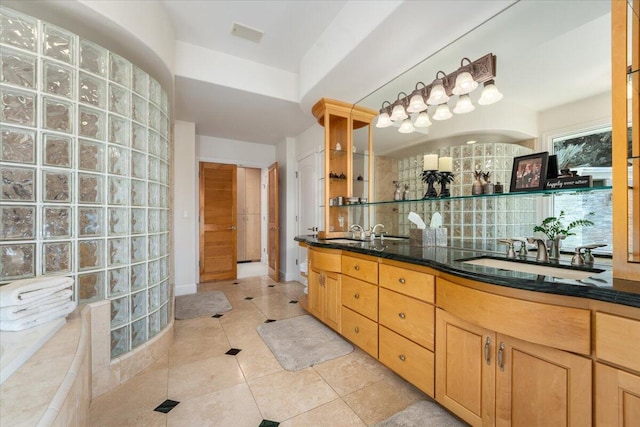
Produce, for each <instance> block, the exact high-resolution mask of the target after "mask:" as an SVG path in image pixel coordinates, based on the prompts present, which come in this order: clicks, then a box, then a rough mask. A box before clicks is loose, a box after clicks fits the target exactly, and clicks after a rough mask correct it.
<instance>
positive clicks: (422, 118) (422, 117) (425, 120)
mask: <svg viewBox="0 0 640 427" xmlns="http://www.w3.org/2000/svg"><path fill="white" fill-rule="evenodd" d="M413 125H414V126H415V127H417V128H426V127H429V126H431V120H429V115H428V114H427V112H426V111H423V112H422V113H420V114H418V117H417V118H416V120H415V122H413Z"/></svg>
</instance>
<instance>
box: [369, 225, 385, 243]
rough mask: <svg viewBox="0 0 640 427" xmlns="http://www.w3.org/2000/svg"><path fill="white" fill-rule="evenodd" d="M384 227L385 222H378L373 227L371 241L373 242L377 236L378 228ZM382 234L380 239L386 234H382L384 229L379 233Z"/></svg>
mask: <svg viewBox="0 0 640 427" xmlns="http://www.w3.org/2000/svg"><path fill="white" fill-rule="evenodd" d="M378 227H380V228H384V224H376V225H374V226H373V227H371V241H372V242H373V241H374V240H375V238H376V228H378ZM379 236H380V241H382V240H384V234H382V231H381V232H380V234H379Z"/></svg>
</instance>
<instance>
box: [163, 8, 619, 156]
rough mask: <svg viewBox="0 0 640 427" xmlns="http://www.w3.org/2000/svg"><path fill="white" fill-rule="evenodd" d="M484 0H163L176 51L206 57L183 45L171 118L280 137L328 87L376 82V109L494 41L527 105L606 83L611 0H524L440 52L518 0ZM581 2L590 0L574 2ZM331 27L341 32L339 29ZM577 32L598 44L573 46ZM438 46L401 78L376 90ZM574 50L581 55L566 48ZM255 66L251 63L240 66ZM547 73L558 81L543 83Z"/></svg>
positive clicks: (508, 86) (291, 131)
mask: <svg viewBox="0 0 640 427" xmlns="http://www.w3.org/2000/svg"><path fill="white" fill-rule="evenodd" d="M482 3H483V5H482V6H483V7H482V8H480V7H478V2H477V1H456V2H450V1H436V0H432V1H345V0H331V1H328V0H327V1H318V0H305V1H263V0H258V1H222V0H216V1H188V0H161V4H162V5H163V6H164V8H165V9H166V11H167V13H168V15H169V18H170V21H171V23H172V24H173V27H174V31H175V34H176V39H177V41H178V43H177V45H178V51H179V50H180V49H179V47H180V46H196V47H199V48H201V49H202V50H201V51H200V52H202V53H203V55H202V56H203V59H202V62H201V64H202V65H199V63H198V62H195V63H190V65H191V67H190V68H188V69H184V67H183V68H182V69H181V65H180V59H181V55H180V52H178V55H177V59H176V78H175V118H176V119H177V120H185V121H190V122H195V123H196V133H197V134H199V135H207V136H212V137H218V138H224V139H232V140H240V141H250V142H256V143H264V144H272V145H275V144H277V143H279V142H281V141H282V140H284V139H285V138H286V137H295V136H297V135H298V134H300V133H301V132H303V131H304V130H305V129H307V128H309V127H310V126H311V125H312V124H313V123H314V122H315V120H314V118H313V117H312V116H311V114H310V106H311V105H312V103H313V102H315V100H317V99H319V98H320V97H323V96H324V97H332V98H337V99H341V100H344V101H348V102H356V101H358V100H360V99H362V98H365V97H366V96H367V94H370V93H372V92H374V93H373V94H371V95H370V96H369V97H367V98H366V99H364V100H362V104H363V105H366V106H368V107H370V108H374V109H378V108H379V107H380V105H381V102H382V100H385V99H386V100H391V101H393V100H394V99H395V95H396V94H397V93H398V92H399V91H405V92H409V91H411V90H412V89H413V86H414V85H415V83H416V82H417V81H419V80H425V82H426V83H428V81H427V80H426V79H431V78H432V77H431V76H434V75H435V72H436V71H437V70H438V69H444V70H447V72H450V71H453V70H454V69H455V67H457V65H458V63H457V61H459V60H460V58H462V57H464V56H470V57H471V56H473V58H472V59H476V58H478V57H480V56H482V55H484V54H485V53H488V52H493V53H495V54H496V55H498V73H499V75H498V76H499V79H498V80H497V83H499V87H500V88H501V90H502V91H503V92H504V93H505V95H506V96H505V99H506V98H507V96H510V97H511V101H513V100H514V99H516V98H518V99H519V100H521V101H522V102H521V104H522V105H521V107H522V108H526V109H528V110H532V111H539V110H543V109H547V108H551V107H553V106H556V105H559V104H561V103H563V102H569V101H572V100H575V99H578V98H580V97H586V96H589V95H592V94H596V93H601V92H602V91H605V90H607V88H608V86H607V85H608V80H609V79H608V74H607V73H610V70H609V61H606V60H603V59H602V58H603V56H602V55H607V54H608V49H609V39H608V37H600V32H601V30H602V29H603V26H606V25H608V16H607V12H608V10H609V2H608V1H600V0H598V1H591V2H575V1H556V2H547V1H543V0H524V1H522V2H520V3H519V4H516V5H515V6H513V7H512V8H511V10H507V12H505V13H504V14H503V16H502V19H500V18H501V17H500V16H499V17H498V18H497V19H495V20H494V21H499V22H500V23H501V25H502V26H503V27H504V28H502V27H501V28H500V29H499V30H497V29H491V26H489V25H485V26H482V27H480V28H479V29H476V30H475V31H474V32H472V33H471V34H470V35H468V36H466V37H462V38H461V39H460V40H458V41H457V42H456V43H454V44H453V45H452V46H451V47H450V48H448V51H451V50H453V51H455V52H458V51H459V54H458V53H455V54H454V55H453V56H455V57H456V59H455V61H453V62H452V59H451V58H452V56H451V54H449V55H446V56H445V55H444V54H443V53H442V52H441V53H439V54H438V50H439V49H441V48H442V47H444V46H445V45H448V44H450V43H452V42H454V41H455V40H457V39H458V38H460V37H461V36H463V35H464V34H465V33H467V32H469V31H470V30H471V29H473V28H474V27H476V26H478V25H480V24H482V23H483V22H484V21H485V20H487V19H489V18H490V17H492V16H493V15H495V14H496V13H498V12H499V11H502V10H504V9H506V8H509V6H511V5H512V4H513V1H483V2H482ZM579 4H582V5H583V7H576V5H578V6H579ZM552 5H556V6H557V7H556V8H555V9H554V8H553V7H552ZM518 9H520V10H522V12H518ZM367 13H370V14H371V15H370V17H369V15H367ZM376 13H377V14H376ZM507 14H510V15H507ZM354 16H355V17H356V18H354ZM358 16H359V17H360V18H361V19H357V17H358ZM507 16H508V19H506V18H505V17H507ZM350 18H351V19H350ZM234 23H240V24H243V25H246V26H248V27H251V28H254V29H258V30H261V31H264V35H263V37H262V40H261V41H260V42H259V43H254V42H252V41H248V40H245V39H242V38H239V37H237V36H235V35H232V32H231V29H232V26H233V24H234ZM596 30H597V31H596ZM607 31H608V30H607ZM332 35H334V36H336V37H337V35H340V37H341V38H340V39H338V40H337V41H336V40H335V37H334V39H332ZM607 36H608V33H607ZM331 42H333V44H332V43H331ZM581 44H589V46H590V49H588V50H581V49H576V46H578V45H581ZM382 52H383V53H382ZM210 53H211V54H213V53H215V54H216V55H217V56H216V58H217V59H216V61H218V62H215V64H218V65H219V66H210V65H209V63H208V62H206V60H205V59H204V57H205V56H207V55H208V54H210ZM431 55H434V57H433V58H430V59H429V60H428V61H425V62H424V64H422V65H419V66H418V67H416V68H415V69H414V70H412V72H410V73H407V74H405V75H404V80H403V79H397V80H395V81H393V82H391V83H390V84H389V85H386V90H385V88H383V89H380V90H379V91H375V89H376V88H378V87H380V86H383V85H384V84H385V83H386V82H388V81H389V80H391V78H393V77H394V76H397V75H399V74H401V73H402V72H403V71H405V70H407V69H408V68H410V67H411V66H412V65H414V64H416V63H418V62H420V61H421V60H422V59H424V58H425V57H429V56H431ZM458 55H459V56H458ZM315 56H317V58H318V61H317V62H315V64H314V60H315V59H316V58H315ZM569 57H570V58H575V61H574V59H572V60H566V58H569ZM220 58H222V59H220ZM325 58H326V60H325ZM319 60H322V61H323V62H319ZM225 61H226V63H225ZM234 61H235V65H234V64H233V63H234ZM227 63H228V64H229V66H228V68H225V67H226V65H227ZM238 64H241V68H242V69H241V70H240V68H238V73H240V74H241V75H242V76H249V77H244V80H243V81H244V83H241V84H233V83H228V81H230V77H229V76H227V77H224V76H222V74H223V73H222V71H220V70H222V69H224V71H225V72H226V73H227V74H234V71H233V70H234V68H233V67H234V66H237V65H238ZM309 64H312V65H311V66H309ZM198 66H201V67H205V68H207V70H206V73H207V75H206V76H201V75H195V73H194V74H191V71H192V69H193V68H195V67H198ZM438 67H441V68H438ZM252 69H253V71H254V72H255V74H254V75H251V74H242V73H251V71H252ZM272 72H273V73H274V74H273V75H274V76H275V77H274V78H273V79H272V81H271V83H272V84H270V83H269V82H268V83H267V85H266V86H267V87H262V88H259V89H254V86H256V82H257V81H258V80H260V79H261V78H263V76H264V75H265V73H267V74H269V73H272ZM278 73H280V74H278ZM240 74H239V75H240ZM278 76H282V78H280V77H278ZM310 76H311V77H310ZM516 77H517V78H516ZM603 77H604V80H605V81H604V82H603V81H602V80H603ZM225 78H226V79H227V80H226V81H225ZM288 79H291V81H292V82H294V84H293V85H294V86H296V90H295V91H294V92H295V93H292V94H290V95H287V96H280V95H279V94H278V93H277V91H276V90H275V89H274V87H275V86H276V85H277V84H282V82H283V81H285V80H287V81H288ZM310 82H311V83H310ZM522 82H526V83H525V84H524V85H523V83H522ZM548 85H550V86H549V88H550V89H552V90H543V89H544V88H545V87H547V86H548ZM554 92H555V95H554ZM507 94H508V95H507ZM513 108H514V106H513V105H510V106H509V108H505V110H507V111H511V112H513V111H514V110H513ZM476 111H477V110H476ZM467 133H468V132H467ZM435 134H436V135H437V134H438V132H435ZM505 134H507V132H505ZM419 137H420V136H419V135H418V134H412V135H410V136H406V135H405V136H402V135H399V134H398V133H397V132H393V134H391V133H388V135H387V136H386V137H385V140H386V141H387V143H388V144H398V143H400V144H405V145H410V144H412V143H415V141H416V140H417V139H418V138H419ZM509 138H511V139H513V138H516V136H513V135H512V136H510V137H509ZM509 138H507V139H509Z"/></svg>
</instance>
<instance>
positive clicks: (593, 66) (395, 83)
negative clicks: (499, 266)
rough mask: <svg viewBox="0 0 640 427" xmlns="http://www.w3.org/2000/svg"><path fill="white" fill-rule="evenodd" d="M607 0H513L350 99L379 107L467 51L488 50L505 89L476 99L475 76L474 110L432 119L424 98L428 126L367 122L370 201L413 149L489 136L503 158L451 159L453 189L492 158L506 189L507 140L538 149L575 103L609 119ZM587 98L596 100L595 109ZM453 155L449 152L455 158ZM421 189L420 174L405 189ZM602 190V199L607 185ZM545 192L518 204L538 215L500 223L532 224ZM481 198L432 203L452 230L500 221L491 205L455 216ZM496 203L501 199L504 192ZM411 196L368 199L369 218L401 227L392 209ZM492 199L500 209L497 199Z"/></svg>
mask: <svg viewBox="0 0 640 427" xmlns="http://www.w3.org/2000/svg"><path fill="white" fill-rule="evenodd" d="M610 7H611V5H610V2H608V1H590V2H574V1H556V2H541V1H520V2H517V3H514V4H513V5H511V6H510V7H508V8H507V9H505V10H503V11H502V12H501V13H499V14H497V15H496V16H494V17H493V18H492V19H490V20H488V21H486V22H485V23H483V24H482V25H480V26H478V27H476V28H475V29H473V30H472V31H470V32H468V33H467V34H465V35H464V36H462V37H460V38H458V39H457V40H456V41H454V42H452V43H451V44H449V45H448V46H446V47H444V48H442V49H440V50H439V51H437V52H435V53H433V54H432V55H430V56H428V57H427V58H426V59H424V60H423V61H422V62H421V63H419V64H417V65H416V66H414V67H412V68H411V69H409V70H408V71H406V72H405V73H403V74H401V75H400V76H398V77H396V78H394V79H393V80H391V81H390V82H388V83H387V84H385V85H384V86H383V87H381V88H379V89H378V90H376V91H375V92H373V93H371V94H369V95H368V96H367V97H365V98H363V99H362V100H360V101H359V102H358V103H357V105H359V106H363V107H366V108H370V109H374V110H380V109H381V107H383V103H384V102H385V101H388V102H389V103H393V102H395V101H396V99H397V98H398V95H399V94H400V93H401V92H404V93H405V94H408V95H410V94H411V92H412V91H413V90H414V89H415V88H416V85H417V84H418V85H419V83H418V82H422V83H424V84H425V85H430V84H431V83H432V82H433V80H434V79H435V78H436V74H437V73H438V72H439V71H443V72H444V73H445V74H449V73H452V72H454V71H456V70H457V69H458V67H460V65H461V61H462V60H463V58H468V59H469V60H470V61H475V60H476V59H479V58H481V57H483V56H484V55H486V54H489V53H492V54H493V55H495V56H496V77H495V79H494V80H495V84H496V86H497V87H498V88H499V90H500V92H501V93H502V94H503V95H504V97H503V99H502V100H501V101H499V102H497V103H495V104H492V105H478V103H477V101H478V99H479V97H480V94H481V92H482V86H483V85H482V84H480V85H479V87H478V88H477V89H476V90H474V91H473V92H472V93H471V94H470V98H471V101H472V103H473V104H474V105H475V110H474V111H472V112H469V113H466V114H453V117H452V118H451V119H448V120H444V121H437V120H434V119H433V114H434V112H435V107H434V106H429V109H428V114H429V117H430V119H431V123H432V125H431V126H429V127H427V128H416V131H414V132H412V133H406V134H404V133H400V132H399V126H398V125H394V126H390V127H387V128H376V127H374V128H373V152H374V155H375V158H376V162H375V166H374V174H375V175H376V177H375V180H374V182H375V185H374V196H373V199H374V201H376V202H382V201H384V200H390V199H392V197H393V191H394V188H395V187H394V184H393V183H392V181H393V180H398V179H399V180H400V181H402V180H403V179H405V178H406V176H402V173H403V171H398V170H397V167H398V166H397V164H400V168H402V164H403V162H404V163H405V166H406V163H407V162H408V163H409V164H408V167H409V169H411V168H413V169H414V172H411V173H415V174H417V173H420V172H421V170H422V165H421V164H420V159H421V158H422V155H423V154H425V153H437V152H438V150H440V149H442V148H446V147H460V150H461V152H462V150H463V149H464V150H471V147H477V146H482V145H483V144H485V143H491V144H494V149H496V150H503V147H506V148H504V150H505V152H504V153H503V154H504V159H503V160H504V163H503V164H502V165H500V166H499V167H498V165H495V164H474V162H475V161H474V160H470V161H469V162H466V163H463V162H459V163H458V164H457V165H454V172H456V171H457V173H456V178H455V180H456V181H455V184H457V185H460V186H461V187H459V188H458V190H460V189H461V188H463V187H464V191H470V190H469V189H470V187H471V184H472V182H473V179H474V178H473V169H475V168H476V167H478V166H479V167H481V168H485V167H487V168H488V169H492V168H496V172H495V173H496V176H497V177H498V178H499V179H498V180H499V181H502V184H503V185H505V187H506V190H505V191H508V182H509V177H510V173H511V166H512V158H513V157H514V156H516V155H518V154H519V152H518V151H517V150H516V148H513V149H511V148H510V147H511V146H513V147H529V152H530V151H531V148H533V147H534V146H535V148H536V150H537V151H546V150H547V148H546V146H545V145H544V144H548V143H549V142H548V141H546V140H549V137H550V136H551V135H550V134H549V132H551V131H557V130H558V129H562V128H564V127H565V126H567V127H570V126H574V127H575V123H566V124H565V123H563V121H562V118H563V117H564V116H567V117H570V116H572V115H573V112H572V111H573V110H576V115H577V116H580V117H581V118H580V119H579V120H584V127H585V128H588V127H593V126H594V122H596V121H597V122H598V123H599V124H598V126H602V125H603V123H606V122H607V121H609V122H610V98H611V36H610V31H611V10H610ZM428 44H429V41H428V40H425V50H428ZM465 63H466V61H465ZM420 87H421V86H420ZM457 98H458V97H457V96H454V97H452V98H451V99H450V100H449V102H448V104H449V108H450V109H451V110H453V108H454V106H455V105H456V100H457ZM384 105H385V106H386V105H388V104H384ZM593 106H596V107H598V108H595V109H594V108H593ZM563 108H564V110H563ZM581 109H584V110H590V111H589V112H587V113H585V112H584V111H580V110H581ZM556 110H561V111H562V112H561V114H558V115H556V114H554V112H555V111H556ZM567 110H572V111H567ZM591 112H592V113H591ZM414 118H415V115H414ZM606 125H610V123H607V124H606ZM470 140H472V141H476V144H474V145H473V146H470V145H467V144H466V142H467V141H470ZM534 144H535V145H534ZM498 145H500V146H498ZM465 147H466V148H465ZM541 147H543V148H541ZM522 154H526V153H525V152H523V153H522ZM455 160H456V159H455V158H454V163H455ZM380 164H382V165H383V167H382V168H379V165H380ZM499 170H501V171H502V172H500V171H499ZM507 175H508V176H507ZM414 178H415V177H414ZM494 182H495V180H494ZM609 185H610V184H609ZM425 190H426V185H422V186H421V185H420V182H419V180H418V184H417V188H415V189H413V191H414V193H413V194H411V198H412V199H420V198H421V197H422V195H423V193H424V191H425ZM421 192H422V193H421ZM452 195H453V194H452ZM605 197H608V198H609V200H610V193H609V194H608V195H607V196H605ZM505 199H506V198H505ZM543 199H548V198H541V197H537V198H528V199H527V200H529V201H528V202H527V203H529V205H527V207H526V209H530V210H531V211H534V212H535V211H537V212H538V214H537V217H536V216H535V215H534V216H533V217H532V218H530V219H529V220H528V222H527V223H526V224H524V225H523V228H521V229H518V227H517V226H516V225H513V224H516V223H517V222H518V221H517V220H516V221H513V219H512V220H511V223H513V224H511V223H510V222H509V220H508V219H507V221H506V223H507V224H510V227H511V225H513V227H511V228H506V229H505V230H506V231H505V232H504V233H507V235H522V234H526V233H527V232H530V231H527V230H531V228H532V226H533V224H535V223H536V221H537V220H538V219H539V217H540V215H541V213H540V205H541V204H543V203H545V202H544V201H543ZM496 200H497V199H496ZM465 203H466V204H467V205H466V206H465ZM487 203H488V202H487V201H486V200H484V201H478V200H476V201H473V202H471V201H468V200H462V201H459V202H456V201H452V202H450V204H448V205H445V204H444V203H441V204H439V205H437V206H436V207H434V208H433V210H441V211H442V212H443V216H445V224H446V223H447V222H449V223H452V224H453V223H454V222H455V223H462V224H463V225H461V226H460V227H459V229H460V230H459V231H457V232H455V233H456V235H454V236H452V237H461V238H464V237H467V235H469V234H470V233H475V230H472V229H475V228H476V225H478V224H480V223H481V222H482V223H483V224H484V225H486V224H487V223H489V222H491V221H494V220H495V222H497V224H501V223H502V220H501V218H500V216H499V215H500V214H496V215H498V216H497V217H496V218H488V217H486V216H483V217H482V218H480V216H477V218H474V219H472V220H471V221H466V222H465V221H464V218H462V217H463V216H464V213H465V212H472V214H473V215H475V214H476V213H477V214H478V215H480V212H481V211H482V210H483V209H485V208H486V207H487ZM496 203H498V202H496ZM504 203H505V204H508V203H509V201H505V202H504ZM418 204H419V203H417V204H409V206H408V207H404V208H403V207H402V206H391V205H392V204H381V205H379V206H377V205H376V206H375V209H373V211H374V212H372V221H375V222H385V224H386V223H393V224H394V225H392V226H391V227H387V228H389V229H390V231H391V232H397V233H398V234H401V235H404V234H406V231H407V229H406V227H404V228H403V224H402V221H403V220H402V219H400V220H399V221H400V224H395V222H396V219H395V218H396V217H400V218H402V216H403V209H404V210H408V211H410V210H413V208H418V209H419V208H420V207H419V206H417V205H418ZM505 206H506V205H505ZM492 207H493V208H496V209H501V208H500V206H492ZM469 208H471V209H469ZM458 210H459V211H460V212H459V216H460V217H461V218H462V219H461V220H460V221H457V218H455V216H456V212H457V211H458ZM428 211H429V208H425V215H426V216H428V214H429V212H428ZM506 211H507V214H508V215H509V214H510V208H509V206H506ZM447 215H450V218H447V217H446V216H447ZM405 216H406V215H405ZM465 230H466V234H465ZM450 233H451V232H450ZM497 233H500V232H499V231H496V229H495V228H494V229H493V230H489V229H485V230H482V231H481V232H480V235H474V237H484V238H486V237H504V235H502V234H501V235H500V236H496V235H495V234H497ZM609 233H610V231H609ZM493 240H494V241H495V239H493Z"/></svg>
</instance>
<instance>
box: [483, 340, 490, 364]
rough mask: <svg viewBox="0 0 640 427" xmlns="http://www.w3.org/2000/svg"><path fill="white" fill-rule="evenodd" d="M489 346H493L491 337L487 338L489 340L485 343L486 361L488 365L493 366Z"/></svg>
mask: <svg viewBox="0 0 640 427" xmlns="http://www.w3.org/2000/svg"><path fill="white" fill-rule="evenodd" d="M489 346H491V337H487V340H486V341H485V343H484V360H485V361H486V362H487V365H491V354H490V353H489Z"/></svg>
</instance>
